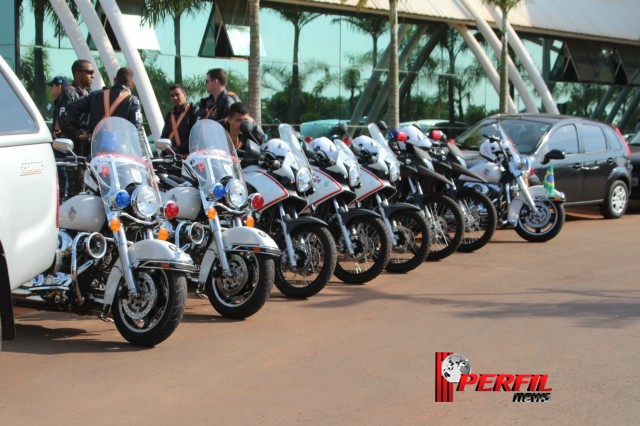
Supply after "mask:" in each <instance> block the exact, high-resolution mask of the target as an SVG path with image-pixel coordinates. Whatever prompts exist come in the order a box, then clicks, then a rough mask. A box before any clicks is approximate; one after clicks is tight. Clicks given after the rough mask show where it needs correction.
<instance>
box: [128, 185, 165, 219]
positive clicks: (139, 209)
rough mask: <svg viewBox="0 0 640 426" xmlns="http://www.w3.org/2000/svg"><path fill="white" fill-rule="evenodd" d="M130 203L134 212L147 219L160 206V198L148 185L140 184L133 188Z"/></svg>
mask: <svg viewBox="0 0 640 426" xmlns="http://www.w3.org/2000/svg"><path fill="white" fill-rule="evenodd" d="M131 205H132V206H133V211H134V213H135V214H137V215H138V216H140V217H142V218H145V219H148V218H150V217H151V216H153V215H154V214H156V213H157V211H158V208H159V207H160V199H159V198H158V194H156V192H155V191H154V190H153V189H151V187H150V186H146V185H141V186H138V187H137V188H136V189H134V190H133V194H132V195H131Z"/></svg>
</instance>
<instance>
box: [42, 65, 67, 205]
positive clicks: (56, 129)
mask: <svg viewBox="0 0 640 426" xmlns="http://www.w3.org/2000/svg"><path fill="white" fill-rule="evenodd" d="M47 85H48V86H49V91H50V93H51V97H52V98H53V116H52V127H51V128H52V129H53V130H52V134H53V138H54V139H55V138H59V137H61V136H62V131H61V130H60V106H61V104H62V99H63V97H65V96H67V95H66V94H65V92H67V91H70V90H72V89H70V88H69V80H67V78H66V77H53V80H51V81H50V82H49V83H47ZM53 153H54V155H55V157H56V160H62V159H64V157H65V155H64V154H63V153H62V152H60V151H55V150H54V151H53ZM67 187H68V176H67V168H66V167H64V166H60V167H58V188H59V196H60V201H61V202H62V201H64V200H66V198H67Z"/></svg>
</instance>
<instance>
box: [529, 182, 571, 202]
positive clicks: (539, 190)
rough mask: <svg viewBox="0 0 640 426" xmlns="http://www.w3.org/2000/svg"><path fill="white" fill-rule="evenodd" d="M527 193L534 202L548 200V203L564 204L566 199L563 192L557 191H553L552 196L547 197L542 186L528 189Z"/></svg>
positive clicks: (547, 194)
mask: <svg viewBox="0 0 640 426" xmlns="http://www.w3.org/2000/svg"><path fill="white" fill-rule="evenodd" d="M529 193H530V194H531V197H532V198H533V199H534V200H550V201H560V202H563V203H564V202H565V201H566V200H567V198H566V197H565V195H564V192H560V191H558V190H554V192H553V196H551V195H549V192H548V191H547V189H546V188H545V187H544V186H542V185H535V186H530V187H529Z"/></svg>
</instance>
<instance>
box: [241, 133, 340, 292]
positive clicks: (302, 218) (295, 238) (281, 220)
mask: <svg viewBox="0 0 640 426" xmlns="http://www.w3.org/2000/svg"><path fill="white" fill-rule="evenodd" d="M242 130H243V133H245V134H247V135H250V136H251V134H250V132H247V131H246V130H245V129H244V126H243V128H242ZM279 130H280V135H281V139H270V140H268V141H267V142H265V143H263V144H262V145H261V146H258V143H257V141H255V143H254V141H252V140H248V141H247V142H246V146H245V149H244V153H243V160H242V163H243V169H242V172H243V174H244V176H245V180H246V182H247V184H248V186H249V188H250V192H255V191H257V192H259V193H260V194H262V197H261V203H260V205H258V206H256V211H255V224H256V227H257V228H258V229H261V230H262V231H264V232H266V233H268V234H269V235H271V236H272V237H273V238H274V240H275V241H276V243H277V245H278V247H280V249H281V250H282V255H281V256H280V257H279V259H277V260H276V272H275V284H276V287H277V288H278V290H280V292H281V293H282V294H284V295H285V296H287V297H290V298H294V299H306V298H308V297H311V296H313V295H315V294H317V293H318V292H319V291H321V290H322V289H323V288H324V287H325V286H326V284H327V282H329V279H331V275H332V274H333V271H334V269H335V267H336V245H335V242H334V240H333V238H332V236H331V233H330V232H329V229H328V225H327V223H326V222H325V221H323V220H321V219H319V218H317V217H313V216H309V215H302V214H301V213H302V211H303V210H304V209H305V208H306V207H307V196H309V194H312V193H313V192H314V186H313V175H312V172H311V166H310V165H309V162H308V160H307V158H306V157H305V155H304V153H303V152H302V148H301V146H300V144H299V142H298V141H297V138H296V137H295V135H294V134H293V128H291V126H289V125H285V124H282V125H280V129H279ZM283 136H284V137H283ZM251 137H252V136H251Z"/></svg>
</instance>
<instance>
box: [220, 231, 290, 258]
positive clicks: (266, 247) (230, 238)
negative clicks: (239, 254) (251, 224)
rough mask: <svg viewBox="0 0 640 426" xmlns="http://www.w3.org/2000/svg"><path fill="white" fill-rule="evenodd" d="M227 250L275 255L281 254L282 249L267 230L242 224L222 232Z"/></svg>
mask: <svg viewBox="0 0 640 426" xmlns="http://www.w3.org/2000/svg"><path fill="white" fill-rule="evenodd" d="M222 241H223V242H224V249H225V251H231V250H233V251H243V250H244V251H251V252H253V253H263V254H269V255H273V256H278V255H279V254H280V249H279V248H278V245H277V244H276V242H275V241H273V238H271V237H270V236H269V235H268V234H267V233H266V232H264V231H261V230H259V229H255V228H248V227H246V226H240V227H237V228H230V229H228V230H226V231H225V232H224V233H223V234H222Z"/></svg>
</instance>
